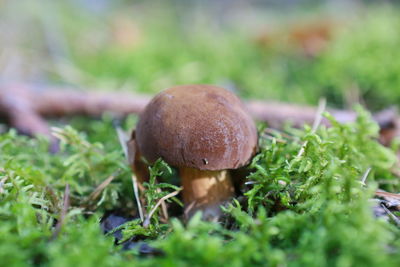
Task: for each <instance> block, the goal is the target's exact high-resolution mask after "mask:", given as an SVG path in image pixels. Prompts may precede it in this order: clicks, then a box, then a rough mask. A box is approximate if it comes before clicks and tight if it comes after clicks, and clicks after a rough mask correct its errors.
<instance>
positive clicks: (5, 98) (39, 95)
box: [0, 84, 400, 155]
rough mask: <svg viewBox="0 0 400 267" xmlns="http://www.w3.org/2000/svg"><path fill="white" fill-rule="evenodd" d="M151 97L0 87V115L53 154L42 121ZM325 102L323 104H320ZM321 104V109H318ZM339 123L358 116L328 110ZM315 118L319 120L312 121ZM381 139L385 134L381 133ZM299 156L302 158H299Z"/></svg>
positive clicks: (274, 115) (141, 104) (281, 116)
mask: <svg viewBox="0 0 400 267" xmlns="http://www.w3.org/2000/svg"><path fill="white" fill-rule="evenodd" d="M150 99H151V97H150V96H144V95H135V94H132V93H128V92H120V91H119V92H98V91H96V92H94V91H85V92H82V91H78V90H76V89H74V88H62V89H60V88H54V87H47V88H35V87H34V86H32V85H30V84H1V85H0V115H3V116H5V117H6V118H7V119H8V121H9V123H10V125H11V126H12V127H15V128H17V129H18V130H19V131H20V132H22V133H25V134H28V135H32V136H34V135H37V134H41V135H46V136H49V137H50V138H51V140H52V150H56V149H57V142H56V140H54V138H53V137H52V136H51V134H50V130H49V126H48V124H47V122H46V121H45V120H44V118H45V117H62V116H73V115H87V116H95V117H99V116H101V115H102V114H103V113H104V112H113V113H114V114H116V115H122V116H124V115H127V114H139V113H141V112H142V111H143V109H144V108H145V106H146V105H147V104H148V102H149V101H150ZM322 102H325V101H322ZM245 105H246V106H247V109H248V110H249V112H250V114H251V115H252V116H253V117H254V118H255V119H256V120H259V121H263V122H267V123H268V126H269V127H272V128H280V127H281V126H282V124H283V123H284V122H291V123H292V125H293V126H294V127H301V126H303V125H304V124H311V123H313V122H314V126H313V128H315V126H316V125H319V124H324V125H329V121H328V120H327V119H325V118H323V117H322V116H320V114H321V112H319V110H317V112H316V109H315V108H314V107H309V106H300V105H295V104H287V103H279V102H271V101H254V100H252V101H245ZM321 106H322V105H321V101H320V108H321ZM328 111H329V112H330V113H331V114H332V116H333V117H335V119H336V120H337V121H339V122H341V123H345V122H352V121H355V119H356V118H357V114H356V113H355V112H353V111H348V110H334V109H330V110H328ZM315 114H317V115H318V116H317V117H315ZM374 119H375V120H376V121H377V122H378V124H379V125H380V126H381V129H389V130H390V132H391V134H390V135H389V137H385V142H388V140H386V139H390V138H392V135H394V136H396V135H399V133H398V128H399V125H398V124H399V123H400V122H397V121H398V118H397V113H396V111H395V110H393V109H390V112H389V111H386V110H384V111H383V112H380V113H378V114H376V116H375V117H374ZM381 134H382V135H384V133H382V132H381ZM389 141H390V140H389ZM300 155H301V154H300Z"/></svg>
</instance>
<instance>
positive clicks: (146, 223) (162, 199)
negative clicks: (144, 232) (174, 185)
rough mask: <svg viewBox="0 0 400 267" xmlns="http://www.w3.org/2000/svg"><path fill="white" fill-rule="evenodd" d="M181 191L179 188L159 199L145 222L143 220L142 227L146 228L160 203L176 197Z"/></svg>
mask: <svg viewBox="0 0 400 267" xmlns="http://www.w3.org/2000/svg"><path fill="white" fill-rule="evenodd" d="M180 191H182V188H179V189H178V190H176V191H174V192H172V193H169V194H168V195H166V196H163V197H162V198H160V200H158V202H157V204H156V205H155V206H154V207H153V208H152V209H151V211H150V212H149V214H148V215H147V217H146V220H144V222H143V227H147V226H149V225H150V219H151V217H152V216H153V214H154V212H155V211H156V210H157V209H158V207H159V206H160V205H161V203H163V202H164V201H165V200H167V199H169V198H171V197H174V196H176V195H177V194H179V192H180Z"/></svg>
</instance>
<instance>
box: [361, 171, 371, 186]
mask: <svg viewBox="0 0 400 267" xmlns="http://www.w3.org/2000/svg"><path fill="white" fill-rule="evenodd" d="M370 172H371V167H369V168H368V169H367V170H366V171H365V172H364V174H363V176H362V177H361V183H362V184H363V185H365V181H366V180H367V178H368V175H369V173H370Z"/></svg>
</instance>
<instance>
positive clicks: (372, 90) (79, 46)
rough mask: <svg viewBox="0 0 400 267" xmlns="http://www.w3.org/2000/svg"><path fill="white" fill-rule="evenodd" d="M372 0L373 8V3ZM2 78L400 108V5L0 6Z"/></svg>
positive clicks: (101, 1) (91, 0)
mask: <svg viewBox="0 0 400 267" xmlns="http://www.w3.org/2000/svg"><path fill="white" fill-rule="evenodd" d="M370 2H371V3H370ZM0 7H1V8H0V39H1V44H0V73H1V76H0V79H1V81H2V82H9V81H26V82H32V83H36V84H61V85H67V86H73V87H78V88H81V89H83V90H88V89H89V88H90V89H101V90H132V91H136V92H140V93H147V94H153V93H156V92H158V91H160V90H162V89H164V88H167V87H170V86H174V85H177V84H187V83H211V84H217V85H221V86H223V87H226V88H228V89H231V90H233V91H235V92H236V93H237V94H239V95H241V96H242V97H245V98H257V99H275V100H281V101H289V102H297V103H307V104H311V105H316V104H317V102H318V100H319V99H320V98H321V97H326V98H327V100H328V104H329V105H330V106H333V107H339V108H348V107H350V106H352V105H353V104H354V103H357V102H361V103H362V104H364V105H366V106H367V107H368V108H369V109H371V110H379V109H382V108H385V107H387V106H389V105H398V103H400V75H399V74H400V61H399V60H398V58H399V56H400V53H399V47H400V16H399V15H400V14H399V13H400V12H399V10H398V7H397V4H396V2H395V1H343V0H342V1H295V0H291V1H289V0H286V1H261V0H259V1H239V0H235V1H226V0H221V1H183V0H182V1H178V0H168V1H161V0H160V1H157V0H156V1H121V0H118V1H107V0H98V1H95V0H63V1H51V0H44V1H33V0H18V1H12V0H2V1H0Z"/></svg>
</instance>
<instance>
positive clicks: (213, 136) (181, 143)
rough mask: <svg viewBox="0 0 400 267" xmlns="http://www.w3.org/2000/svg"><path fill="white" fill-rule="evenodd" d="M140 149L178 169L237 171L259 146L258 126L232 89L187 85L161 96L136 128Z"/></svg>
mask: <svg viewBox="0 0 400 267" xmlns="http://www.w3.org/2000/svg"><path fill="white" fill-rule="evenodd" d="M136 140H137V143H138V147H139V151H140V152H141V154H142V155H143V156H144V157H145V158H146V159H147V160H149V161H150V162H154V161H155V160H157V159H158V158H160V157H161V158H162V159H164V160H165V161H166V162H167V163H168V164H170V165H172V166H175V167H189V168H196V169H200V170H223V169H236V168H238V167H241V166H243V165H245V164H247V163H248V162H249V160H250V158H251V157H252V155H253V154H254V153H255V151H256V148H257V129H256V126H255V124H254V121H253V120H252V118H251V117H250V115H249V114H248V113H247V111H246V110H245V107H244V105H243V103H242V102H241V101H240V99H239V98H238V97H237V96H235V95H234V94H233V93H231V92H229V91H227V90H225V89H223V88H219V87H216V86H211V85H183V86H176V87H172V88H169V89H166V90H164V91H162V92H161V93H159V94H158V95H156V96H155V97H154V98H153V99H152V101H151V102H150V103H149V104H148V105H147V107H146V108H145V110H144V111H143V113H142V114H141V116H140V119H139V122H138V125H137V128H136Z"/></svg>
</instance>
